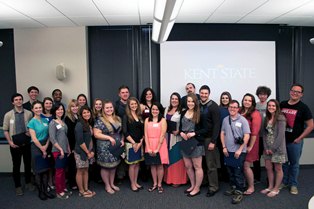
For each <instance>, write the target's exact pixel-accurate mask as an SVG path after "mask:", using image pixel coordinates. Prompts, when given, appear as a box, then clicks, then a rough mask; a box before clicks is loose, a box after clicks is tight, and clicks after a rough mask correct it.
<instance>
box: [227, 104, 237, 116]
mask: <svg viewBox="0 0 314 209" xmlns="http://www.w3.org/2000/svg"><path fill="white" fill-rule="evenodd" d="M228 111H229V114H230V116H231V117H234V116H236V115H237V114H238V111H239V105H238V104H237V103H236V102H234V103H230V104H229V107H228Z"/></svg>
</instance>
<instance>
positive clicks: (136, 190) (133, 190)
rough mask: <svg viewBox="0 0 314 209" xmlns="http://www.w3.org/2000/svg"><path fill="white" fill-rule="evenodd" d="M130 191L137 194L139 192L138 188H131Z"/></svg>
mask: <svg viewBox="0 0 314 209" xmlns="http://www.w3.org/2000/svg"><path fill="white" fill-rule="evenodd" d="M131 190H132V192H139V191H140V189H139V188H136V189H132V188H131Z"/></svg>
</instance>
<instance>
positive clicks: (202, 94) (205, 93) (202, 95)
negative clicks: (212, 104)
mask: <svg viewBox="0 0 314 209" xmlns="http://www.w3.org/2000/svg"><path fill="white" fill-rule="evenodd" d="M200 98H201V101H202V102H206V101H207V100H208V98H209V91H208V90H207V89H202V90H200Z"/></svg>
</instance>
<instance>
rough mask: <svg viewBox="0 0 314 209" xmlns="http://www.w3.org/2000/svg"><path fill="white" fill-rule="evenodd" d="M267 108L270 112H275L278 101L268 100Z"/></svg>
mask: <svg viewBox="0 0 314 209" xmlns="http://www.w3.org/2000/svg"><path fill="white" fill-rule="evenodd" d="M267 110H268V112H269V113H270V114H275V112H276V110H277V107H276V103H275V102H272V101H270V102H268V104H267Z"/></svg>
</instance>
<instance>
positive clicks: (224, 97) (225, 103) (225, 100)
mask: <svg viewBox="0 0 314 209" xmlns="http://www.w3.org/2000/svg"><path fill="white" fill-rule="evenodd" d="M229 102H230V98H229V96H228V95H226V94H224V95H222V96H221V104H222V105H223V106H228V104H229Z"/></svg>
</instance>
